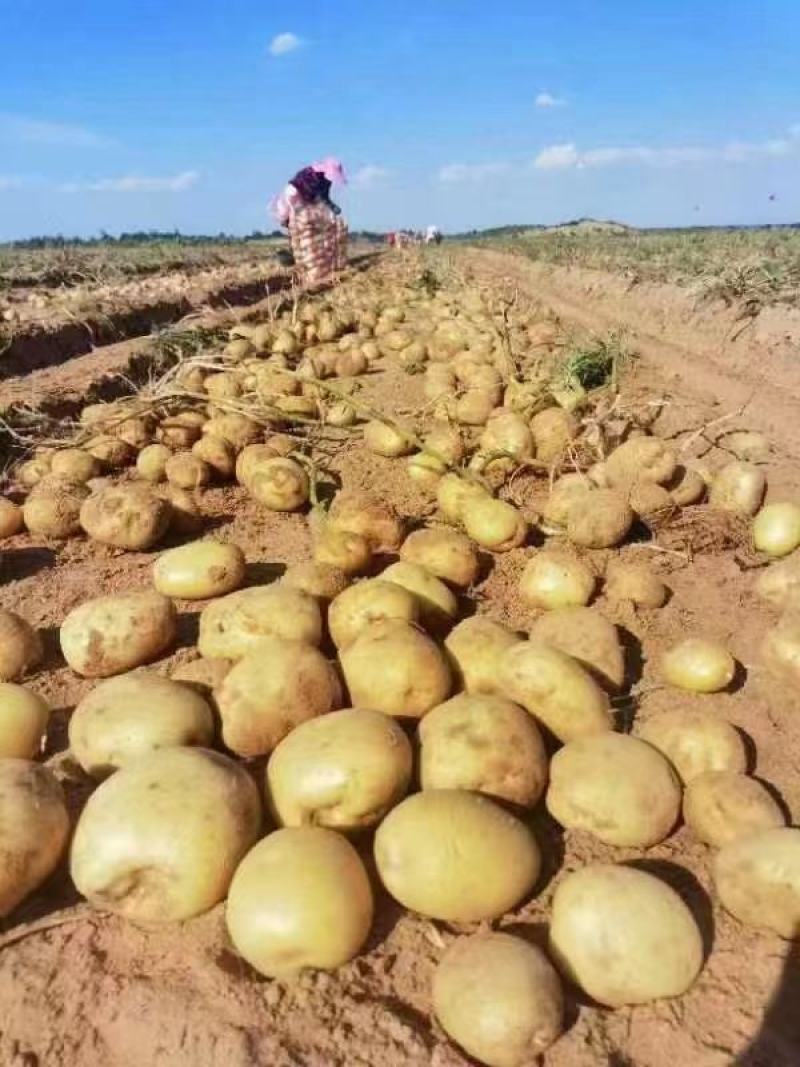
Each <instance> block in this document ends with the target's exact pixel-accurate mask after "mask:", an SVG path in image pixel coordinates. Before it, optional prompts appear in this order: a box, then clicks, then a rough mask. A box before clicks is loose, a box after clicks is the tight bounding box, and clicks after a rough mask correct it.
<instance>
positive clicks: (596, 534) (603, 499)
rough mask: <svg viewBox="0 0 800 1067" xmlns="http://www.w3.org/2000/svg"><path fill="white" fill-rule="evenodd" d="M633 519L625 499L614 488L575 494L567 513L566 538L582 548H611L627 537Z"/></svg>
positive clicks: (631, 510) (631, 511)
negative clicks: (583, 494)
mask: <svg viewBox="0 0 800 1067" xmlns="http://www.w3.org/2000/svg"><path fill="white" fill-rule="evenodd" d="M634 518H635V516H634V513H633V509H632V508H631V506H630V504H629V503H628V501H627V499H626V498H625V496H624V495H623V494H621V493H619V492H617V491H616V490H614V489H593V490H592V491H591V493H590V494H589V495H588V496H582V495H580V494H576V499H574V500H573V501H572V502H571V503H570V505H569V511H568V514H567V537H568V538H569V539H570V541H571V542H572V543H573V544H574V545H578V546H579V547H581V548H614V547H616V546H617V545H619V544H622V542H623V541H624V540H625V538H626V537H627V535H628V533H629V531H630V528H631V526H632V525H633V520H634Z"/></svg>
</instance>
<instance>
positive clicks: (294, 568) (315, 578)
mask: <svg viewBox="0 0 800 1067" xmlns="http://www.w3.org/2000/svg"><path fill="white" fill-rule="evenodd" d="M281 583H282V584H283V585H288V586H289V588H290V589H298V590H299V591H300V592H301V593H307V594H308V596H313V597H316V598H317V600H334V599H335V598H336V597H337V596H338V595H339V594H340V593H343V592H344V591H345V589H347V587H348V586H349V585H350V578H349V577H348V575H347V574H346V573H345V572H344V571H343V570H342V569H341V567H334V566H333V564H331V563H317V562H315V561H314V560H304V561H303V562H302V563H292V564H290V565H289V566H288V567H287V568H286V570H285V571H284V573H283V577H282V578H281Z"/></svg>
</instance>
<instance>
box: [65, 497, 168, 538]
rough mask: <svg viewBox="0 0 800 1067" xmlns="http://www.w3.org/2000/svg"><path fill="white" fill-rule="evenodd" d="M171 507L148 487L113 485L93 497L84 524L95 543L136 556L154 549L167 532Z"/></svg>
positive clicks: (86, 505) (85, 510)
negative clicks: (130, 552)
mask: <svg viewBox="0 0 800 1067" xmlns="http://www.w3.org/2000/svg"><path fill="white" fill-rule="evenodd" d="M169 522H170V507H169V505H168V504H167V502H166V501H165V500H162V499H161V497H159V496H158V495H157V494H156V493H154V492H153V491H152V490H151V489H149V488H148V487H147V486H144V485H137V484H136V483H130V484H127V485H112V486H109V487H108V488H107V489H101V490H100V491H99V492H98V493H93V494H92V495H91V496H90V497H89V499H88V500H86V501H85V503H84V504H83V506H82V507H81V510H80V524H81V526H82V527H83V529H84V530H85V531H86V533H87V534H88V535H89V537H91V538H92V540H93V541H99V542H100V543H101V544H104V545H112V546H113V547H114V548H126V549H129V550H130V551H133V552H141V551H146V550H147V549H148V548H152V547H153V545H154V544H156V542H157V541H159V540H160V539H161V538H162V537H163V536H164V534H165V533H166V532H167V528H168V527H169Z"/></svg>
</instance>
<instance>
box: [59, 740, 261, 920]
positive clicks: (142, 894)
mask: <svg viewBox="0 0 800 1067" xmlns="http://www.w3.org/2000/svg"><path fill="white" fill-rule="evenodd" d="M260 829H261V804H260V801H259V797H258V789H257V788H256V786H255V784H254V783H253V780H252V778H251V777H250V775H249V774H248V773H247V771H245V770H244V768H242V767H239V766H238V765H237V764H236V763H234V761H233V760H231V759H228V757H227V756H222V755H220V754H219V753H217V752H209V751H207V750H205V749H199V748H162V749H158V750H157V751H155V752H151V753H149V754H148V755H147V756H144V757H142V758H141V759H138V760H135V761H134V762H133V763H130V764H128V766H126V767H123V768H122V769H121V770H119V771H117V773H116V774H113V775H112V776H111V777H110V778H108V779H107V780H106V781H105V782H103V783H102V784H101V785H100V786H98V788H97V789H96V790H95V791H94V793H92V795H91V796H90V797H89V800H88V801H87V803H86V807H85V808H84V809H83V813H82V814H81V817H80V819H79V820H78V825H77V827H76V829H75V836H74V838H73V841H72V851H71V856H70V873H71V874H72V880H73V882H74V883H75V885H76V886H77V888H78V891H79V892H80V893H82V894H83V895H84V896H85V897H86V898H87V899H88V900H89V901H90V903H92V904H94V905H95V906H96V907H98V908H103V909H107V910H108V911H113V912H117V913H118V914H120V915H124V916H125V917H126V918H127V919H132V920H134V922H142V923H157V922H175V921H178V920H180V919H189V918H191V917H192V916H193V915H200V914H201V913H202V912H204V911H208V909H209V908H212V907H213V906H214V905H215V904H217V903H218V902H219V901H220V900H222V899H223V898H224V897H225V895H226V893H227V892H228V886H229V885H230V881H231V878H232V877H233V872H234V871H235V870H236V868H237V866H238V864H239V861H240V860H241V858H242V856H243V855H244V854H245V853H246V852H247V850H248V849H249V848H250V846H251V845H252V844H253V842H254V841H255V840H256V838H257V837H258V834H259V831H260Z"/></svg>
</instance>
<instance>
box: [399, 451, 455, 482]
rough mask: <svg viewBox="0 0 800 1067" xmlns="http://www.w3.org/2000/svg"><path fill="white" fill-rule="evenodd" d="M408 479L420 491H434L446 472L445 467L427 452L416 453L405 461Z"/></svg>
mask: <svg viewBox="0 0 800 1067" xmlns="http://www.w3.org/2000/svg"><path fill="white" fill-rule="evenodd" d="M406 471H407V472H408V476H409V478H411V480H412V481H413V482H414V483H415V484H416V485H418V486H419V487H420V488H421V489H426V488H427V489H435V488H436V486H437V485H438V484H439V479H440V478H441V477H442V475H443V474H445V473H446V472H447V465H446V464H445V463H443V462H442V460H440V459H438V458H437V457H436V456H432V455H430V453H428V452H416V453H415V454H414V455H413V456H409V457H408V459H407V460H406Z"/></svg>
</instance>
